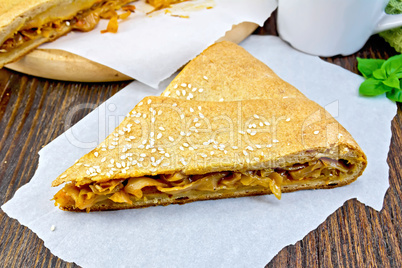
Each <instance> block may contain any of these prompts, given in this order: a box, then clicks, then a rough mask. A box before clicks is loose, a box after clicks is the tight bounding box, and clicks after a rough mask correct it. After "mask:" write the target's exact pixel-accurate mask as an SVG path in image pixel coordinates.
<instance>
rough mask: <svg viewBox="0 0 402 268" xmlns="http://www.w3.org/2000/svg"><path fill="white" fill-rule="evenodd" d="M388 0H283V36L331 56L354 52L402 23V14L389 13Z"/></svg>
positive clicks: (280, 16) (280, 7) (302, 47)
mask: <svg viewBox="0 0 402 268" xmlns="http://www.w3.org/2000/svg"><path fill="white" fill-rule="evenodd" d="M387 3H388V0H279V1H278V19H277V26H278V32H279V35H280V37H281V38H282V39H283V40H285V41H287V42H289V43H290V44H291V45H292V46H293V47H294V48H296V49H298V50H301V51H303V52H306V53H309V54H313V55H318V56H324V57H330V56H335V55H338V54H342V55H350V54H353V53H355V52H356V51H358V50H359V49H360V48H362V47H363V46H364V44H365V43H366V41H367V40H368V39H369V37H370V36H371V35H372V34H374V33H378V32H381V31H385V30H388V29H391V28H395V27H398V26H402V14H401V15H387V14H386V13H385V11H384V9H385V6H386V5H387Z"/></svg>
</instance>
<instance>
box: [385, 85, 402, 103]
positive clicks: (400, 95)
mask: <svg viewBox="0 0 402 268" xmlns="http://www.w3.org/2000/svg"><path fill="white" fill-rule="evenodd" d="M387 98H388V99H390V100H393V101H397V102H402V90H400V89H397V88H393V89H392V90H391V91H389V92H387Z"/></svg>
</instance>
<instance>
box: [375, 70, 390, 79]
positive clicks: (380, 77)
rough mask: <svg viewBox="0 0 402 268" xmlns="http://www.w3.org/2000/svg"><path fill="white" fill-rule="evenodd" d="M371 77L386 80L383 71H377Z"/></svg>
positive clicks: (385, 74)
mask: <svg viewBox="0 0 402 268" xmlns="http://www.w3.org/2000/svg"><path fill="white" fill-rule="evenodd" d="M373 77H374V78H376V79H381V80H385V79H387V73H386V72H385V71H384V70H383V69H377V70H375V71H374V72H373Z"/></svg>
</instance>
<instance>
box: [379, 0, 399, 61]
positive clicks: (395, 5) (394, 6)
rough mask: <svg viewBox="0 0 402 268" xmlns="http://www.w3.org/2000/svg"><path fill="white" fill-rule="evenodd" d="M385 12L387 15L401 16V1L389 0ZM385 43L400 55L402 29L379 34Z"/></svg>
mask: <svg viewBox="0 0 402 268" xmlns="http://www.w3.org/2000/svg"><path fill="white" fill-rule="evenodd" d="M385 12H386V13H388V14H393V15H394V14H401V13H402V0H390V1H389V3H388V5H387V7H386V8H385ZM380 36H382V37H383V38H384V39H385V41H387V42H388V43H389V44H390V45H391V46H392V47H393V48H395V50H396V51H398V52H399V53H402V27H399V28H395V29H391V30H388V31H385V32H381V33H380Z"/></svg>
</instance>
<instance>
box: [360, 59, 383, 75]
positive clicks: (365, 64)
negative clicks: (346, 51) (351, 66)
mask: <svg viewBox="0 0 402 268" xmlns="http://www.w3.org/2000/svg"><path fill="white" fill-rule="evenodd" d="M357 62H358V65H357V69H359V71H360V72H361V73H362V75H363V76H364V77H365V78H370V77H372V76H373V72H374V71H375V70H377V69H380V68H381V66H382V64H383V63H384V62H385V60H381V59H362V58H357Z"/></svg>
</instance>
